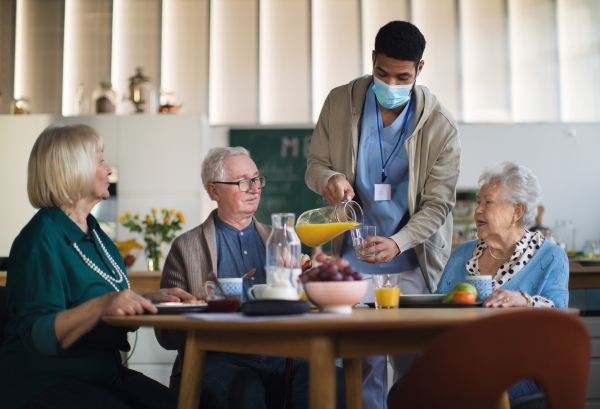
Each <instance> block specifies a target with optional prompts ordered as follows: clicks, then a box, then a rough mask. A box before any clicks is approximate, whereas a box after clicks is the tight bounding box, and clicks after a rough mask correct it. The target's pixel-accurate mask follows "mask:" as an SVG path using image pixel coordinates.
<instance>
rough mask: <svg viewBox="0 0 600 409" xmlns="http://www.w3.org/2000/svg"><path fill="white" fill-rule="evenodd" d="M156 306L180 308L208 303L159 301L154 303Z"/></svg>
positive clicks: (201, 305)
mask: <svg viewBox="0 0 600 409" xmlns="http://www.w3.org/2000/svg"><path fill="white" fill-rule="evenodd" d="M154 305H155V306H156V308H181V307H207V306H208V304H207V303H205V302H204V303H200V304H197V303H194V304H188V303H185V302H161V303H158V304H154Z"/></svg>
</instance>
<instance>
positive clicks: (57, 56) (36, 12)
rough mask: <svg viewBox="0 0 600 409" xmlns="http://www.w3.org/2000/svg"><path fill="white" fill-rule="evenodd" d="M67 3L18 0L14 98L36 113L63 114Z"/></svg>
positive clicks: (62, 1) (45, 0)
mask: <svg viewBox="0 0 600 409" xmlns="http://www.w3.org/2000/svg"><path fill="white" fill-rule="evenodd" d="M64 12H65V1H64V0H18V1H17V17H16V26H17V27H16V47H15V91H14V93H15V97H29V98H30V100H31V111H32V112H33V113H36V114H37V113H50V114H58V113H60V112H61V98H62V69H63V34H64Z"/></svg>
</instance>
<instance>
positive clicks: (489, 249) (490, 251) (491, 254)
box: [487, 247, 512, 260]
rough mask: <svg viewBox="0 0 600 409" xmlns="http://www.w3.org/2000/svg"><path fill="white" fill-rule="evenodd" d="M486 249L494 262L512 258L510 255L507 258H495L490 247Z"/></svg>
mask: <svg viewBox="0 0 600 409" xmlns="http://www.w3.org/2000/svg"><path fill="white" fill-rule="evenodd" d="M487 249H488V251H489V253H490V256H492V257H494V258H495V259H496V260H508V259H509V258H511V257H512V255H511V256H508V257H496V256H494V253H492V249H491V248H490V247H488V248H487Z"/></svg>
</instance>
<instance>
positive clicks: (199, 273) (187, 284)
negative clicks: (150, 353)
mask: <svg viewBox="0 0 600 409" xmlns="http://www.w3.org/2000/svg"><path fill="white" fill-rule="evenodd" d="M216 213H217V211H216V210H213V211H212V212H211V214H210V215H209V216H208V218H207V219H206V220H205V221H204V223H202V224H201V225H200V226H198V227H196V228H194V229H192V230H190V231H188V232H186V233H184V234H182V235H181V236H179V237H177V238H176V239H175V240H174V241H173V244H172V245H171V251H169V255H168V256H167V260H166V261H165V266H164V268H163V272H162V277H161V279H160V288H173V287H179V288H181V289H183V290H185V291H187V292H188V293H190V294H192V295H196V293H197V292H198V289H199V288H200V286H201V285H202V284H203V283H204V282H205V281H208V273H210V272H215V273H216V272H217V236H216V234H215V219H214V216H215V214H216ZM254 226H255V227H256V231H257V232H258V235H259V236H260V239H261V240H262V242H263V244H266V243H267V240H268V238H269V235H270V234H271V230H272V228H271V226H267V225H266V224H262V223H259V222H258V221H257V220H256V219H254ZM240 256H241V255H240ZM154 332H155V334H156V338H157V339H158V343H159V344H160V345H162V347H163V348H165V349H169V350H173V349H176V350H177V352H178V355H177V358H176V359H175V363H174V364H173V372H172V373H171V388H173V389H175V390H179V378H180V375H179V374H180V373H181V369H182V364H183V352H184V349H185V336H186V332H185V331H180V330H167V329H155V330H154Z"/></svg>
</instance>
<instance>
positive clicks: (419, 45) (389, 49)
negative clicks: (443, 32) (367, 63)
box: [375, 20, 425, 67]
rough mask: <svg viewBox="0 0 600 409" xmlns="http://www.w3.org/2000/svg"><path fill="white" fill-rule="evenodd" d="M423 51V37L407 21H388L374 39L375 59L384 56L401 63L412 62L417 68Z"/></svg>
mask: <svg viewBox="0 0 600 409" xmlns="http://www.w3.org/2000/svg"><path fill="white" fill-rule="evenodd" d="M423 51H425V37H423V34H421V31H419V29H418V28H417V27H416V26H415V25H413V24H411V23H409V22H408V21H398V20H396V21H390V22H389V23H387V24H386V25H385V26H383V27H381V28H380V29H379V32H378V33H377V36H376V37H375V58H377V56H378V55H379V54H385V55H386V56H387V57H389V58H394V59H396V60H401V61H414V62H415V66H417V67H418V64H419V61H421V58H422V57H423Z"/></svg>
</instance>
